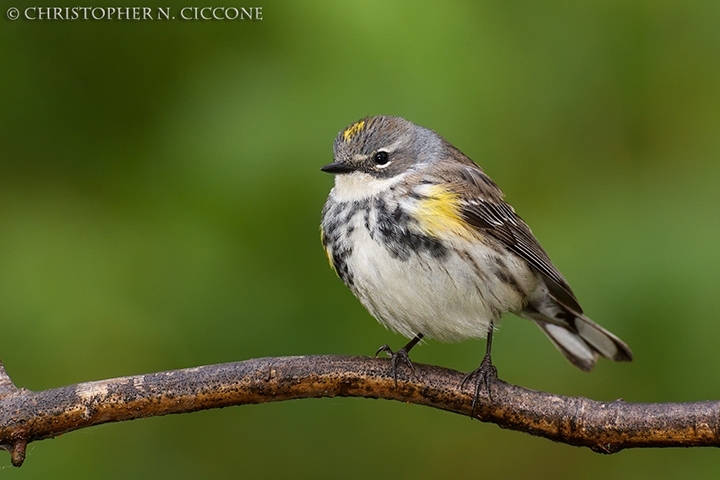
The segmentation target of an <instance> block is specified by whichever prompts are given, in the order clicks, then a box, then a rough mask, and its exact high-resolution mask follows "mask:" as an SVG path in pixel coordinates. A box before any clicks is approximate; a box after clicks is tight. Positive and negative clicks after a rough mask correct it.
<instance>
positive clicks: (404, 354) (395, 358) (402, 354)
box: [375, 333, 425, 387]
mask: <svg viewBox="0 0 720 480" xmlns="http://www.w3.org/2000/svg"><path fill="white" fill-rule="evenodd" d="M424 336H425V335H423V334H422V333H418V334H417V335H415V337H413V339H412V340H410V341H409V342H408V343H407V345H405V346H404V347H403V348H401V349H400V350H398V351H397V352H393V351H392V349H391V348H390V347H389V346H388V345H387V344H385V345H383V346H382V347H380V348H378V350H377V352H375V357H377V356H378V355H380V352H385V353H387V354H388V355H390V366H391V368H392V374H393V379H394V380H395V387H397V370H398V364H399V363H400V362H402V363H404V364H405V365H407V366H408V367H410V370H412V371H413V372H415V366H413V364H412V362H411V361H410V357H409V356H408V352H409V351H410V350H411V349H412V348H413V347H414V346H415V345H417V344H418V342H420V340H422V339H423V337H424Z"/></svg>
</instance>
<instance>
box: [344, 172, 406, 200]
mask: <svg viewBox="0 0 720 480" xmlns="http://www.w3.org/2000/svg"><path fill="white" fill-rule="evenodd" d="M405 175H406V173H401V174H400V175H397V176H395V177H392V178H375V177H373V176H372V175H368V174H367V173H363V172H352V173H347V174H344V175H338V176H336V177H335V187H333V189H332V192H330V195H332V196H333V198H334V199H335V200H337V201H340V202H353V201H356V200H364V199H366V198H369V197H372V196H374V195H377V194H378V193H381V192H385V191H387V189H388V188H390V187H391V186H393V185H396V184H398V183H400V182H401V181H402V180H403V178H405Z"/></svg>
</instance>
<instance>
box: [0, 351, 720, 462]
mask: <svg viewBox="0 0 720 480" xmlns="http://www.w3.org/2000/svg"><path fill="white" fill-rule="evenodd" d="M462 380H463V374H462V373H460V372H457V371H454V370H449V369H446V368H441V367H435V366H430V365H422V364H415V373H414V374H411V373H410V372H409V371H403V372H401V374H400V375H399V378H398V385H397V387H396V386H395V384H394V381H393V377H392V374H391V372H390V362H389V361H388V360H387V359H376V358H368V357H348V356H337V355H315V356H303V357H277V358H259V359H252V360H246V361H244V362H236V363H226V364H219V365H208V366H203V367H197V368H187V369H183V370H174V371H168V372H160V373H152V374H147V375H137V376H132V377H121V378H115V379H111V380H101V381H96V382H88V383H80V384H77V385H68V386H66V387H60V388H55V389H52V390H44V391H41V392H32V391H30V390H26V389H22V388H20V389H18V388H17V387H15V385H13V383H12V381H11V380H10V377H8V375H7V373H5V369H4V367H2V365H1V364H0V447H1V448H4V449H6V450H8V451H9V452H10V453H11V459H12V463H13V465H15V466H20V465H22V463H23V461H24V459H25V449H26V447H27V444H28V443H30V442H34V441H36V440H42V439H45V438H52V437H55V436H57V435H61V434H63V433H67V432H71V431H73V430H77V429H80V428H84V427H89V426H92V425H99V424H102V423H108V422H120V421H124V420H132V419H135V418H144V417H152V416H157V415H167V414H170V413H186V412H194V411H197V410H205V409H209V408H218V407H227V406H231V405H245V404H255V403H266V402H277V401H281V400H290V399H297V398H319V397H336V396H337V397H365V398H384V399H387V400H398V401H401V402H405V403H416V404H420V405H427V406H430V407H435V408H439V409H441V410H446V411H449V412H455V413H459V414H462V415H470V413H471V402H472V394H473V392H472V391H471V389H466V390H464V391H463V390H461V389H460V384H461V382H462ZM489 392H490V396H487V395H486V394H485V395H483V397H481V399H480V402H479V404H478V405H477V407H476V409H475V412H474V416H475V417H476V418H477V419H479V420H480V421H483V422H491V423H495V424H497V425H499V426H500V427H502V428H509V429H512V430H519V431H522V432H526V433H530V434H532V435H537V436H541V437H545V438H549V439H551V440H554V441H556V442H562V443H567V444H570V445H575V446H584V447H589V448H591V449H592V450H594V451H596V452H601V453H614V452H618V451H620V450H622V449H625V448H633V447H691V446H720V402H716V401H713V402H694V403H647V404H643V403H627V402H624V401H622V400H616V401H614V402H596V401H594V400H589V399H586V398H581V397H564V396H561V395H554V394H551V393H544V392H537V391H534V390H529V389H526V388H523V387H519V386H516V385H511V384H508V383H505V382H503V381H502V380H498V379H491V381H490V386H489Z"/></svg>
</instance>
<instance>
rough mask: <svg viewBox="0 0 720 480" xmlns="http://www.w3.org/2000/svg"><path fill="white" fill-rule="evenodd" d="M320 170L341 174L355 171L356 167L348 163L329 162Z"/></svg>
mask: <svg viewBox="0 0 720 480" xmlns="http://www.w3.org/2000/svg"><path fill="white" fill-rule="evenodd" d="M320 170H322V171H323V172H325V173H332V174H333V175H341V174H343V173H350V172H354V171H355V167H352V166H350V165H348V164H346V163H340V162H333V163H328V164H327V165H325V166H324V167H322V168H321V169H320Z"/></svg>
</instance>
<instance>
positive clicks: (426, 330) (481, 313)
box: [345, 214, 537, 342]
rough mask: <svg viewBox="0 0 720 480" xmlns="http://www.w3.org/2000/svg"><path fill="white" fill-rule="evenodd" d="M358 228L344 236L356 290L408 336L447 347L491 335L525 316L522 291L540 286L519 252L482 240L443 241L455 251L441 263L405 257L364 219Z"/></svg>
mask: <svg viewBox="0 0 720 480" xmlns="http://www.w3.org/2000/svg"><path fill="white" fill-rule="evenodd" d="M373 216H374V215H373V214H371V215H370V226H371V228H372V225H373V222H374V218H373ZM351 225H352V226H353V227H354V228H352V229H351V232H350V233H349V234H348V235H346V237H345V238H346V240H347V241H348V242H349V244H350V245H352V253H351V254H350V255H349V257H348V258H347V262H348V264H349V266H350V267H351V271H352V273H353V284H352V285H350V288H351V289H352V290H353V293H355V295H356V296H357V297H358V299H359V300H360V302H361V303H362V304H363V305H364V306H365V308H367V309H368V311H369V312H370V313H371V314H372V315H373V316H374V317H375V318H376V319H377V320H378V321H379V322H380V323H381V324H383V325H385V326H386V327H387V328H389V329H391V330H393V331H395V332H398V333H400V334H402V335H404V336H406V337H408V338H412V337H413V336H414V335H416V334H418V333H423V334H424V335H425V336H426V337H429V338H434V339H437V340H440V341H446V342H453V341H460V340H464V339H468V338H482V337H485V336H486V334H487V331H488V326H489V324H490V322H491V321H493V322H497V321H498V320H499V318H500V316H501V315H502V314H503V313H505V312H507V311H519V310H521V309H522V308H523V306H524V305H523V299H524V298H525V294H524V293H523V292H529V291H532V290H534V289H535V287H536V285H537V279H536V277H535V275H534V274H533V273H532V272H531V271H530V270H529V268H528V267H527V266H526V264H525V263H524V262H521V261H519V260H518V259H517V258H516V257H515V256H513V255H512V254H505V255H502V256H501V254H499V253H498V252H497V251H495V250H493V249H492V248H490V247H488V246H486V245H484V244H483V243H482V242H480V241H472V242H471V241H469V240H465V239H460V238H458V239H456V241H455V243H454V244H451V243H449V242H448V241H444V242H443V244H444V245H446V246H447V247H448V251H447V254H446V255H444V256H443V257H442V258H437V257H436V256H433V255H432V254H431V253H430V252H429V251H424V250H420V251H419V252H418V251H416V252H414V253H413V254H411V255H410V256H409V258H407V259H400V258H397V256H395V255H393V254H392V253H391V251H390V250H389V249H388V248H386V246H385V245H384V244H383V243H382V239H380V238H379V236H378V235H374V237H375V238H371V236H370V234H369V232H368V229H367V228H366V227H365V224H364V221H363V219H362V215H356V216H355V217H354V218H353V221H352V222H351ZM453 247H455V248H453ZM455 249H457V250H459V251H460V252H462V253H457V251H456V250H455ZM498 260H500V261H501V262H502V263H503V264H504V265H505V266H506V267H507V268H508V269H510V271H512V273H513V278H514V280H515V281H514V285H513V284H510V283H506V282H502V281H500V280H499V279H498V277H497V275H496V274H495V273H494V271H495V270H496V269H497V268H498Z"/></svg>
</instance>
